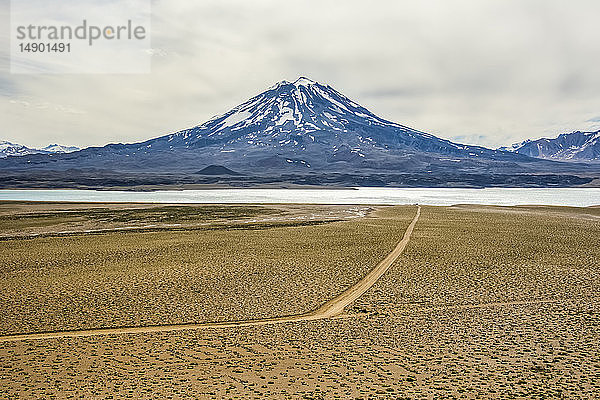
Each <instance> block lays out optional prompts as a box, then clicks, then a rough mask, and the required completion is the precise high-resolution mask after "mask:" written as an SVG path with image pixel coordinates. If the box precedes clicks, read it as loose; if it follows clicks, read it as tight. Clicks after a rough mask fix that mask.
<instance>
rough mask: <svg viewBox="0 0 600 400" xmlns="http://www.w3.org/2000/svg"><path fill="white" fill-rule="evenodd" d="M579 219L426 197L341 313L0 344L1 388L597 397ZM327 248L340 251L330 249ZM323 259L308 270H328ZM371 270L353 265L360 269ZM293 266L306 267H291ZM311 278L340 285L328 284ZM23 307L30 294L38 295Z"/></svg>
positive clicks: (370, 234) (392, 214) (35, 395)
mask: <svg viewBox="0 0 600 400" xmlns="http://www.w3.org/2000/svg"><path fill="white" fill-rule="evenodd" d="M408 211H410V214H409V213H408ZM578 214H585V215H593V214H594V213H592V212H590V210H589V209H563V210H561V211H560V212H556V210H554V209H552V208H544V207H532V208H530V209H528V210H527V212H523V210H522V209H521V208H519V207H516V208H513V207H503V208H486V207H468V206H462V207H425V206H423V207H422V208H421V214H420V217H419V222H418V223H417V224H416V226H415V227H414V230H413V231H412V235H411V236H410V242H409V243H408V245H407V246H406V248H405V249H404V251H403V253H402V254H401V255H399V256H398V258H397V259H396V260H395V262H394V263H393V264H392V266H391V267H390V268H389V269H387V271H385V273H384V274H383V275H381V276H380V277H379V279H377V280H376V281H375V282H374V284H373V285H372V286H371V287H370V288H369V289H368V290H366V292H364V293H363V294H362V295H361V296H360V297H358V298H357V299H356V300H355V301H354V302H353V303H352V304H349V305H348V306H347V307H346V309H345V312H346V314H340V315H339V316H340V317H341V316H346V315H348V316H349V317H347V318H325V319H320V320H313V321H297V322H287V323H278V324H267V325H260V326H232V327H229V328H226V329H223V327H218V328H206V329H194V330H180V331H169V332H145V333H136V334H115V335H102V336H89V337H64V338H49V339H45V340H20V341H12V342H3V343H0V397H1V398H6V399H39V398H65V399H75V398H86V399H87V398H92V399H105V398H131V399H165V398H172V399H221V398H224V399H245V398H252V399H264V398H274V399H288V398H299V399H348V398H352V399H358V398H361V399H368V398H373V399H375V398H377V399H379V398H389V399H515V398H518V399H563V398H564V399H593V398H597V397H598V393H600V333H599V332H600V270H599V269H598V265H599V262H598V260H600V221H598V220H597V219H595V218H588V217H587V216H585V215H584V216H583V217H578ZM413 217H414V207H413V208H411V209H409V210H406V209H403V208H401V207H400V208H399V207H389V208H381V209H378V210H377V212H376V213H374V214H372V215H370V216H369V217H364V218H362V219H360V218H359V220H360V221H358V220H355V221H346V222H336V223H331V224H327V225H323V226H320V227H318V229H317V228H314V227H311V228H304V227H290V228H285V229H284V228H277V229H275V230H269V232H271V233H273V232H276V235H267V236H266V237H267V239H268V240H267V241H266V242H265V243H268V242H269V240H271V241H272V240H274V238H275V237H281V238H284V235H285V234H287V232H288V230H291V232H295V233H297V232H302V233H303V234H304V233H306V234H317V233H319V234H321V235H322V236H320V240H319V241H316V242H314V243H313V244H311V246H314V249H319V246H324V245H325V242H324V241H325V240H326V241H332V240H335V239H336V236H335V234H332V235H329V229H333V232H338V235H339V232H343V234H344V235H350V236H352V240H353V242H354V243H355V247H354V249H361V250H360V251H363V252H364V251H366V249H368V248H369V247H370V246H375V245H376V243H377V242H378V241H385V240H388V239H386V236H378V235H380V234H381V235H383V233H385V232H390V231H393V232H394V235H393V236H394V244H396V243H397V238H398V237H399V236H401V235H402V232H405V231H406V226H407V225H408V222H409V221H410V218H413ZM371 225H373V226H371ZM382 227H386V229H382ZM398 227H401V229H398ZM343 229H345V230H343ZM264 232H266V231H260V232H259V233H260V234H261V235H262V234H263V233H264ZM324 233H328V234H327V235H325V234H324ZM232 234H237V233H236V232H231V233H227V237H231V235H232ZM130 235H133V234H130V233H127V234H124V236H123V237H121V240H124V237H128V236H130ZM194 237H195V236H194ZM234 237H235V236H234ZM195 238H196V237H195ZM372 239H374V240H372ZM171 240H172V239H171ZM285 240H286V241H285V243H286V245H287V246H292V247H290V248H291V249H292V250H291V253H298V252H300V251H301V249H300V248H299V247H298V246H299V243H298V242H295V241H292V242H289V241H287V240H288V239H285ZM304 241H308V238H305V239H304ZM261 243H263V242H261ZM364 243H366V244H367V245H366V246H365V245H364ZM386 243H389V242H387V241H386ZM272 246H273V247H275V246H276V243H274V242H273V244H272ZM294 246H296V247H294ZM386 246H387V244H386ZM384 247H385V246H383V247H381V248H380V249H383V248H384ZM392 248H393V246H392V247H389V248H388V250H387V251H385V252H384V253H383V254H386V253H388V252H389V251H390V250H392ZM196 250H197V251H200V250H198V249H196ZM206 251H208V250H206ZM343 252H350V253H352V247H348V248H344V249H343ZM327 253H328V254H329V257H334V256H335V248H327ZM11 254H12V253H11ZM11 254H9V253H7V252H6V251H3V252H0V255H2V257H3V258H4V259H6V258H7V257H9V256H10V257H16V254H17V253H14V254H13V255H11ZM277 254H278V257H280V256H281V254H284V253H281V254H280V253H277ZM288 254H290V249H289V248H288ZM308 254H310V253H303V255H308ZM353 256H355V257H358V256H360V254H357V253H353ZM367 259H369V260H370V259H374V257H369V258H366V259H365V260H367ZM340 260H341V259H340ZM344 260H345V259H344ZM379 260H381V258H379ZM32 265H33V264H32ZM274 265H275V264H273V265H270V266H269V268H267V269H259V270H254V271H255V272H260V273H261V274H263V279H262V280H263V281H264V280H265V279H264V276H268V279H267V280H268V281H269V283H270V289H269V290H279V289H277V288H278V286H277V283H278V282H279V279H282V276H280V275H275V276H271V275H269V274H268V272H269V270H270V268H273V267H274ZM317 265H318V266H317V267H316V269H315V271H318V270H320V269H322V268H326V265H327V264H317ZM340 265H344V264H340ZM374 265H376V262H374V263H373V264H371V266H370V268H368V269H365V270H363V269H361V268H360V266H359V265H354V266H353V268H356V269H358V270H360V271H361V275H360V277H365V275H366V273H367V272H368V271H369V270H372V268H373V266H374ZM337 267H338V264H334V268H333V269H327V270H326V274H325V276H329V277H330V279H335V280H338V279H341V280H342V281H343V282H345V285H346V287H345V289H347V288H349V287H351V286H353V285H354V284H355V283H356V282H357V281H358V279H357V280H354V281H353V280H352V279H347V276H348V275H352V270H348V269H345V270H343V271H340V272H343V273H342V274H341V275H335V278H333V276H334V275H332V274H334V272H335V271H336V270H337ZM77 268H81V267H80V266H79V265H77ZM28 271H31V272H30V273H32V274H35V271H36V270H35V269H32V270H28ZM136 271H137V270H136ZM140 271H143V270H140ZM291 271H295V272H294V273H295V274H297V275H302V274H307V273H309V272H310V273H311V275H310V276H311V277H312V276H314V275H312V272H311V271H313V269H312V267H308V266H302V265H300V264H294V269H293V270H289V271H286V272H290V273H291ZM344 276H346V279H345V278H344ZM352 276H356V275H352ZM174 282H175V281H174ZM302 282H303V283H302V284H306V282H310V281H302ZM170 284H173V283H170ZM319 286H322V287H327V288H330V289H329V290H328V293H333V292H335V290H337V289H333V287H334V286H331V287H330V286H328V285H327V282H326V281H322V282H320V284H319ZM335 287H337V286H335ZM256 288H257V290H263V287H260V286H257V287H256ZM219 290H221V288H219ZM294 290H295V291H298V293H302V295H298V294H296V295H295V296H296V297H297V296H299V297H300V298H302V299H304V300H305V301H306V302H307V303H309V302H310V301H311V299H312V298H314V297H315V296H314V295H312V294H311V293H313V292H310V291H308V292H305V291H303V288H302V286H301V285H298V286H295V287H294ZM267 291H268V290H266V291H265V293H264V296H265V299H266V298H269V294H268V293H267ZM343 292H344V290H339V291H338V292H336V296H337V295H338V294H341V293H343ZM232 293H233V292H232ZM278 293H283V292H278ZM286 293H287V292H286ZM286 296H287V294H286ZM317 297H318V296H317ZM319 298H320V297H319ZM289 299H290V301H293V300H294V296H290V297H289ZM27 301H30V302H31V304H38V303H36V299H35V297H33V296H32V297H31V298H29V300H27ZM124 303H125V301H124ZM318 304H323V303H322V302H321V303H318ZM207 306H208V305H207ZM215 307H218V305H215ZM239 307H240V308H243V305H242V304H239ZM280 307H281V304H270V305H269V306H268V307H266V308H265V309H270V310H271V312H273V313H276V312H278V311H280ZM315 308H317V307H315ZM150 311H151V310H149V311H148V312H150ZM24 315H25V314H24ZM40 318H41V317H40ZM54 318H57V316H54Z"/></svg>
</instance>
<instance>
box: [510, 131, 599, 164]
mask: <svg viewBox="0 0 600 400" xmlns="http://www.w3.org/2000/svg"><path fill="white" fill-rule="evenodd" d="M499 150H503V151H512V152H515V153H519V154H524V155H527V156H530V157H537V158H545V159H550V160H560V161H600V130H599V131H596V132H579V131H577V132H572V133H564V134H562V135H559V136H558V137H557V138H554V139H546V138H543V139H537V140H526V141H524V142H521V143H516V144H513V145H512V146H510V147H501V148H500V149H499Z"/></svg>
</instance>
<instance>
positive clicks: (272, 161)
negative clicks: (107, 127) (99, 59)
mask: <svg viewBox="0 0 600 400" xmlns="http://www.w3.org/2000/svg"><path fill="white" fill-rule="evenodd" d="M209 166H219V167H224V168H227V169H229V170H232V171H239V172H241V173H243V177H241V176H229V177H227V176H220V175H215V176H214V177H210V179H209V177H206V176H200V175H201V174H198V172H199V171H202V170H203V169H204V168H207V167H209ZM0 168H2V169H3V170H4V171H13V172H14V174H13V175H14V178H10V179H12V180H14V181H18V182H20V183H19V184H21V182H23V181H25V182H31V181H35V182H38V181H39V179H40V178H39V176H42V175H44V174H45V175H52V174H54V175H52V179H55V178H60V179H59V180H61V181H64V178H61V176H64V175H65V173H64V171H69V179H71V178H72V177H75V176H83V177H85V178H81V179H80V180H81V181H85V182H86V185H88V184H89V182H90V181H94V180H95V181H97V182H100V183H99V185H101V186H102V185H104V186H106V185H107V184H106V182H105V181H110V182H117V181H119V180H123V179H126V178H125V177H129V178H127V179H128V182H137V181H144V182H152V179H155V180H157V181H160V182H161V184H165V183H169V182H179V181H185V182H188V181H190V182H205V183H206V182H208V183H214V182H225V183H227V182H229V183H231V182H237V183H235V184H236V185H237V184H240V185H246V184H248V185H252V184H256V183H257V182H259V183H260V182H271V183H273V182H283V181H285V182H289V181H294V182H303V184H304V183H306V182H308V184H317V185H318V184H322V182H327V184H335V179H334V180H333V181H332V179H331V177H332V176H337V177H338V178H336V179H338V181H339V182H342V183H341V184H343V185H352V184H353V183H352V181H353V179H352V177H355V179H354V181H356V182H357V185H359V186H362V185H364V183H365V182H366V183H367V184H377V185H409V186H410V185H413V186H414V185H417V186H418V185H423V184H427V183H428V182H434V184H435V185H444V182H446V184H447V185H450V186H455V185H461V184H466V183H464V182H469V183H468V186H474V185H475V186H477V185H481V186H485V185H498V184H500V185H501V184H502V182H503V181H504V182H506V184H507V185H511V184H513V182H515V181H518V182H520V183H519V185H521V184H523V185H527V184H529V183H528V182H530V184H531V185H537V186H539V185H542V186H543V185H545V184H548V185H550V184H552V185H556V184H559V185H560V184H561V183H560V182H561V179H556V178H555V177H554V176H555V175H556V174H566V175H569V176H570V178H568V179H567V178H565V179H564V181H565V182H566V181H567V180H568V182H569V183H568V184H569V185H573V184H574V182H576V183H577V184H584V183H588V182H590V181H591V180H592V179H593V178H590V177H587V176H586V177H585V178H581V180H579V178H578V175H576V174H575V173H576V172H577V171H580V170H581V168H580V167H576V166H573V165H571V164H567V163H559V162H556V161H549V160H540V159H536V158H531V157H529V156H527V155H523V154H519V153H515V152H507V151H501V150H493V149H488V148H485V147H481V146H471V145H464V144H459V143H454V142H452V141H449V140H446V139H441V138H438V137H436V136H434V135H431V134H429V133H426V132H423V131H419V130H417V129H413V128H410V127H407V126H404V125H401V124H398V123H395V122H391V121H388V120H385V119H383V118H381V117H379V116H377V115H376V114H374V113H373V112H371V111H369V110H368V109H366V108H364V107H362V106H361V105H360V104H358V103H356V102H354V101H353V100H351V99H349V98H348V97H346V96H345V95H343V94H342V93H340V92H338V91H337V90H335V89H334V88H332V87H331V86H329V85H323V84H320V83H318V82H315V81H312V80H310V79H308V78H305V77H300V78H298V79H297V80H295V81H293V82H290V81H281V82H278V83H276V84H275V85H273V86H271V87H270V88H268V89H267V90H265V91H263V92H261V93H259V94H258V95H256V96H254V97H252V98H250V99H249V100H247V101H245V102H243V103H241V104H239V105H237V106H235V107H233V108H232V109H230V110H229V111H227V112H225V113H223V114H220V115H217V116H215V117H213V118H211V119H209V120H208V121H206V122H204V123H201V124H199V125H196V126H194V127H191V128H187V129H183V130H180V131H177V132H173V133H169V134H166V135H163V136H160V137H156V138H152V139H149V140H146V141H143V142H138V143H131V144H109V145H106V146H103V147H89V148H86V149H83V150H80V151H76V152H73V153H68V154H52V155H43V154H34V155H27V156H23V157H11V158H10V159H9V160H6V159H4V160H0ZM223 171H224V170H223ZM78 174H79V175H78ZM32 175H35V176H36V178H35V179H34V178H31V176H32ZM516 175H519V176H521V177H520V178H518V179H516V180H515V179H514V176H516ZM566 175H565V176H566ZM94 176H101V177H102V178H97V179H96V178H94ZM108 176H110V177H111V178H110V179H108V178H106V177H108ZM151 176H153V177H157V176H161V177H162V178H160V179H159V178H152V179H151V178H148V177H151ZM544 176H547V178H542V177H544ZM419 177H420V178H419ZM146 178H147V179H146ZM72 179H75V178H72ZM77 179H79V178H77ZM11 182H12V181H11ZM103 182H104V183H103ZM544 182H546V183H544ZM8 184H12V183H10V182H9V183H8ZM23 184H24V185H26V184H29V183H23Z"/></svg>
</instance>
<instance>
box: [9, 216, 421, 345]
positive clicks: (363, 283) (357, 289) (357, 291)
mask: <svg viewBox="0 0 600 400" xmlns="http://www.w3.org/2000/svg"><path fill="white" fill-rule="evenodd" d="M420 215H421V207H420V206H417V213H416V215H415V217H414V218H413V220H412V222H411V223H410V225H409V226H408V228H407V229H406V232H405V233H404V236H403V237H402V240H400V242H399V243H398V244H397V245H396V247H395V248H394V250H392V252H391V253H389V254H388V255H387V256H386V257H385V258H384V259H383V260H382V261H381V262H380V263H379V264H377V266H376V267H375V268H374V269H373V270H371V271H370V272H369V273H368V274H367V275H366V276H365V277H364V278H363V279H361V280H360V281H358V282H357V283H356V284H354V285H353V286H351V287H350V288H348V289H347V290H346V291H344V292H343V293H341V294H340V295H338V296H337V297H335V298H333V299H331V300H330V301H328V302H327V303H325V304H323V305H322V306H321V307H319V308H318V309H317V310H315V311H311V312H308V313H304V314H296V315H289V316H283V317H275V318H265V319H257V320H245V321H224V322H214V323H200V324H174V325H153V326H140V327H120V328H96V329H86V330H73V331H57V332H41V333H26V334H19V335H6V336H0V342H15V341H21V340H43V339H57V338H71V337H85V336H99V335H120V334H132V333H150V332H169V331H181V330H194V329H210V328H231V327H238V326H256V325H269V324H278V323H284V322H300V321H314V320H320V319H326V318H333V317H336V316H339V315H340V314H341V313H342V312H343V311H344V308H345V307H347V306H348V305H350V304H352V303H353V302H354V301H355V300H356V299H358V298H359V297H360V296H361V295H362V294H364V293H365V292H366V291H367V290H369V289H370V288H371V287H372V286H373V285H374V284H375V282H377V280H378V279H379V278H380V277H381V276H382V275H383V274H384V273H385V272H386V271H387V270H388V269H389V267H390V266H391V265H392V264H393V262H394V261H395V260H396V259H397V258H398V257H399V256H400V254H402V252H403V251H404V249H405V248H406V246H407V244H408V242H409V241H410V237H411V235H412V232H413V230H414V227H415V225H416V224H417V221H418V220H419V216H420Z"/></svg>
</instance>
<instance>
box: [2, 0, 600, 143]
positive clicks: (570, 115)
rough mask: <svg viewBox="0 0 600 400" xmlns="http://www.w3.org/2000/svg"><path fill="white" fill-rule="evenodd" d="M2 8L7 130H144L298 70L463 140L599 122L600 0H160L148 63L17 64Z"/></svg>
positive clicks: (92, 136)
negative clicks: (25, 70) (34, 67)
mask: <svg viewBox="0 0 600 400" xmlns="http://www.w3.org/2000/svg"><path fill="white" fill-rule="evenodd" d="M18 1H27V0H18ZM0 4H1V9H0V11H1V13H2V17H3V19H4V20H3V23H2V25H3V27H2V28H0V29H2V31H1V34H2V36H1V39H0V45H1V47H0V49H1V53H0V63H1V66H0V116H1V117H2V118H1V122H2V124H1V128H0V129H1V132H0V140H2V139H4V140H9V141H13V142H17V143H22V144H25V145H29V146H44V145H47V144H49V143H56V142H58V143H61V144H69V145H77V146H90V145H104V144H107V143H111V142H134V141H140V140H145V139H149V138H152V137H156V136H161V135H164V134H167V133H169V132H173V131H177V130H180V129H184V128H187V127H190V126H194V125H197V124H199V123H201V122H203V121H205V120H207V119H208V118H210V117H211V116H213V115H215V114H222V113H224V112H226V111H227V110H229V109H230V108H232V107H233V106H235V105H236V104H239V103H241V102H243V101H245V100H246V99H248V98H249V97H251V96H253V95H255V94H258V93H259V92H261V91H263V90H265V89H266V88H267V87H269V86H271V85H273V84H274V83H275V82H277V81H280V80H283V79H286V80H295V79H296V78H297V77H298V76H306V77H309V78H311V79H313V80H316V81H319V82H321V83H325V84H329V85H331V86H333V87H334V88H336V89H337V90H338V91H340V92H342V93H344V94H345V95H347V96H348V97H350V98H351V99H353V100H354V101H356V102H358V103H360V104H362V105H363V106H365V107H366V108H368V109H370V110H371V111H372V112H374V113H375V114H378V115H380V116H381V117H384V118H386V119H389V120H392V121H395V122H398V123H402V124H404V125H408V126H411V127H413V128H416V129H419V130H422V131H426V132H430V133H433V134H435V135H437V136H440V137H443V138H447V139H451V140H454V141H458V142H463V143H469V144H480V145H485V146H490V147H495V146H499V145H506V144H510V143H513V142H516V141H521V140H523V139H526V138H539V137H542V136H556V135H557V134H559V133H563V132H570V131H573V130H591V129H594V130H595V129H600V72H599V68H600V29H599V28H598V26H599V25H598V21H599V17H600V1H598V0H569V1H566V0H564V1H562V0H561V1H553V0H460V1H454V0H440V1H430V0H426V1H401V0H379V1H378V0H371V1H364V0H360V1H359V0H344V1H337V0H336V1H334V0H318V1H317V0H314V1H313V0H305V1H282V0H252V1H250V0H201V1H189V0H158V1H155V2H153V3H152V27H151V34H152V47H153V54H154V55H153V56H152V72H151V73H150V74H139V75H135V74H134V75H102V74H89V75H83V74H80V75H15V74H10V73H9V72H8V71H9V68H8V62H9V53H8V40H9V38H8V36H9V32H8V30H7V28H6V27H7V25H8V18H9V12H8V1H7V0H0ZM48 6H49V7H51V6H52V4H51V3H48ZM115 61H116V62H118V60H115Z"/></svg>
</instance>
